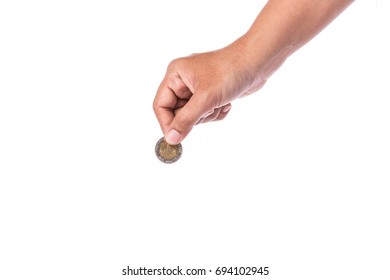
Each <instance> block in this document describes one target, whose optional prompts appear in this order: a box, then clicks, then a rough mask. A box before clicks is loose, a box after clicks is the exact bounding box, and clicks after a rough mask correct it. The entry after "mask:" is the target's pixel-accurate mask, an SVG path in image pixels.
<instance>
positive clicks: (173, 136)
mask: <svg viewBox="0 0 390 280" xmlns="http://www.w3.org/2000/svg"><path fill="white" fill-rule="evenodd" d="M180 140H181V135H180V133H179V132H177V131H176V130H174V129H171V130H170V131H168V133H167V135H165V141H167V142H168V144H170V145H177V144H179V142H180Z"/></svg>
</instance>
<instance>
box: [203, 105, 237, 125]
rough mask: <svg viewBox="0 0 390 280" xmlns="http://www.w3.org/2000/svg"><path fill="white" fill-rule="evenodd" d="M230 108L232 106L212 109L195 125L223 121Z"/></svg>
mask: <svg viewBox="0 0 390 280" xmlns="http://www.w3.org/2000/svg"><path fill="white" fill-rule="evenodd" d="M231 108H232V105H231V104H230V103H229V104H226V105H224V106H222V107H220V108H217V109H214V110H212V111H211V112H209V113H208V114H206V115H205V116H203V117H202V118H201V119H200V120H199V121H198V123H197V124H200V123H206V122H211V121H220V120H223V119H224V118H225V117H226V116H227V114H228V113H229V111H230V109H231Z"/></svg>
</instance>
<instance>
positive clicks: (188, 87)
mask: <svg viewBox="0 0 390 280" xmlns="http://www.w3.org/2000/svg"><path fill="white" fill-rule="evenodd" d="M244 50H245V47H244V44H243V42H241V41H236V42H235V43H233V44H232V45H230V46H228V47H226V48H224V49H221V50H217V51H213V52H208V53H202V54H193V55H191V56H188V57H184V58H179V59H176V60H174V61H172V62H171V63H170V64H169V66H168V69H167V72H166V75H165V78H164V79H163V81H162V82H161V85H160V87H159V89H158V91H157V94H156V97H155V99H154V103H153V108H154V112H155V114H156V117H157V119H158V121H159V123H160V126H161V129H162V131H163V133H164V135H165V140H166V141H167V142H168V143H169V144H171V145H175V144H178V143H180V142H181V141H182V140H183V139H184V138H185V137H186V136H187V135H188V133H190V131H191V130H192V128H193V127H194V126H195V125H196V124H200V123H206V122H209V121H215V120H222V119H224V118H225V117H226V115H227V114H228V113H229V111H230V109H231V102H232V101H233V100H235V99H236V98H238V97H241V96H245V95H247V94H250V93H253V92H255V91H257V90H258V89H260V88H261V87H262V86H263V84H264V83H265V79H259V78H258V77H256V75H254V73H253V72H254V71H251V67H252V65H251V64H250V63H249V62H248V61H249V60H248V61H247V60H246V57H245V55H244Z"/></svg>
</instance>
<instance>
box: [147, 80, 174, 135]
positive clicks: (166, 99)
mask: <svg viewBox="0 0 390 280" xmlns="http://www.w3.org/2000/svg"><path fill="white" fill-rule="evenodd" d="M177 101H178V99H177V96H176V94H175V93H174V92H173V91H172V90H171V89H170V88H168V87H167V86H166V85H165V82H164V81H163V82H162V83H161V85H160V87H159V88H158V90H157V94H156V97H155V98H154V101H153V110H154V113H155V115H156V117H157V120H158V122H159V124H160V127H161V130H162V131H163V133H164V134H165V132H166V131H167V129H168V126H169V125H170V124H171V123H172V120H173V118H174V117H175V115H174V108H175V106H176V104H177Z"/></svg>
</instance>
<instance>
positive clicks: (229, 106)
mask: <svg viewBox="0 0 390 280" xmlns="http://www.w3.org/2000/svg"><path fill="white" fill-rule="evenodd" d="M231 108H232V105H226V106H225V107H223V108H222V112H223V113H227V112H229V110H230V109H231Z"/></svg>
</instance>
